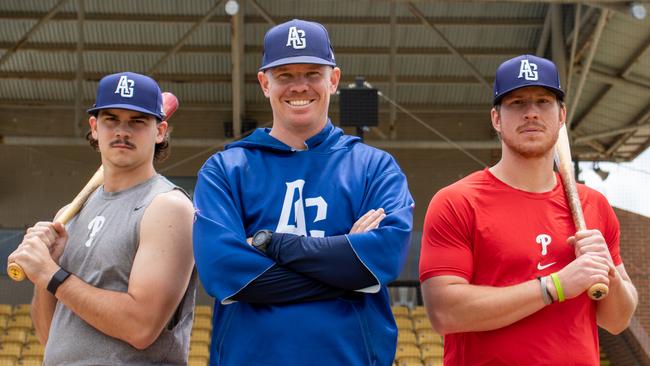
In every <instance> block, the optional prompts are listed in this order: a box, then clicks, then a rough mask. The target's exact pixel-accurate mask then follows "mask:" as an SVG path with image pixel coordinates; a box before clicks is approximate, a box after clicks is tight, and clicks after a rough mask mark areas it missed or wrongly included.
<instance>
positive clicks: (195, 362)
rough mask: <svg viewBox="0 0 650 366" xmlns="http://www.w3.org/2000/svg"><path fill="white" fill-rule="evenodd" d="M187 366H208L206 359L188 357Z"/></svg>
mask: <svg viewBox="0 0 650 366" xmlns="http://www.w3.org/2000/svg"><path fill="white" fill-rule="evenodd" d="M187 366H208V357H196V356H192V355H190V358H189V360H188V363H187Z"/></svg>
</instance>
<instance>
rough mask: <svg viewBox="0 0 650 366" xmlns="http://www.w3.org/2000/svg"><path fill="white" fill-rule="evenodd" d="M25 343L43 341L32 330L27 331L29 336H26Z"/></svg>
mask: <svg viewBox="0 0 650 366" xmlns="http://www.w3.org/2000/svg"><path fill="white" fill-rule="evenodd" d="M25 343H41V341H40V340H39V339H38V336H37V335H36V332H35V331H34V330H32V331H31V332H28V333H27V337H26V338H25Z"/></svg>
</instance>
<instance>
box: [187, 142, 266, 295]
mask: <svg viewBox="0 0 650 366" xmlns="http://www.w3.org/2000/svg"><path fill="white" fill-rule="evenodd" d="M230 187H231V185H230V184H229V181H228V179H227V177H226V174H225V172H224V171H223V169H222V166H221V165H220V163H219V155H218V154H217V155H215V156H214V157H212V158H211V159H209V160H208V162H206V164H205V165H204V166H203V168H201V170H200V171H199V174H198V179H197V183H196V188H195V191H194V204H195V206H196V213H195V221H194V232H193V242H194V257H195V260H196V267H197V270H198V272H199V277H200V279H201V283H202V284H203V287H204V288H205V290H206V292H207V293H208V294H209V295H211V296H213V297H215V298H216V299H217V300H219V301H220V302H221V303H222V304H227V303H229V302H231V301H230V300H229V298H230V297H231V296H233V295H234V294H235V293H237V292H239V291H240V290H241V289H242V288H244V287H245V286H246V285H247V284H249V283H250V282H252V281H253V280H255V279H256V278H257V277H259V276H260V275H262V274H263V273H264V272H266V271H267V270H268V269H270V268H271V267H272V266H273V265H274V264H275V263H274V262H273V260H271V259H270V258H268V257H267V256H265V255H264V254H262V253H261V252H259V251H258V250H257V249H255V248H252V247H251V246H250V245H248V243H247V242H246V232H245V230H244V226H243V220H242V212H241V209H240V207H239V205H238V204H237V203H236V202H235V199H234V198H233V197H234V195H233V192H231V188H230Z"/></svg>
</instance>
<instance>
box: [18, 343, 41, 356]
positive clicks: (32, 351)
mask: <svg viewBox="0 0 650 366" xmlns="http://www.w3.org/2000/svg"><path fill="white" fill-rule="evenodd" d="M44 353H45V347H43V346H42V345H41V344H40V343H36V344H35V343H30V344H29V345H27V346H25V347H23V357H25V356H40V357H43V354H44Z"/></svg>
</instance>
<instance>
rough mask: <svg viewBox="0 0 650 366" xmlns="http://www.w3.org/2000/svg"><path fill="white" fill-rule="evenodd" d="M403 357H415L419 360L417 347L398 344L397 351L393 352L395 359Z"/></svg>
mask: <svg viewBox="0 0 650 366" xmlns="http://www.w3.org/2000/svg"><path fill="white" fill-rule="evenodd" d="M405 357H416V358H418V359H419V358H420V349H419V348H418V346H415V345H412V344H398V345H397V351H396V352H395V358H396V359H397V360H401V359H403V358H405Z"/></svg>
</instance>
